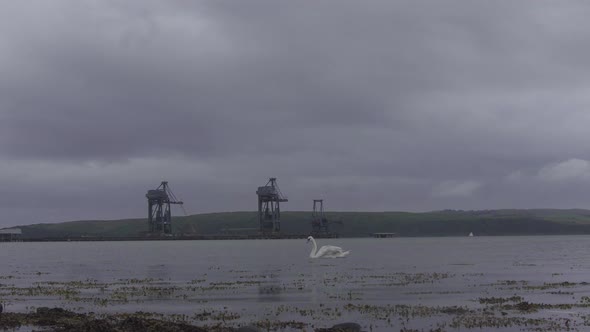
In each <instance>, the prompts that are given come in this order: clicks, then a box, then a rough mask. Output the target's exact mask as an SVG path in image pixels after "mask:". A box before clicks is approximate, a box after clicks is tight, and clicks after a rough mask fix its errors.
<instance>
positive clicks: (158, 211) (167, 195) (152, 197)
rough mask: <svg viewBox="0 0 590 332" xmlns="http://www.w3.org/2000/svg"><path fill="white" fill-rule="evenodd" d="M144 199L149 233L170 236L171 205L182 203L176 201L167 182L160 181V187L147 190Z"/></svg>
mask: <svg viewBox="0 0 590 332" xmlns="http://www.w3.org/2000/svg"><path fill="white" fill-rule="evenodd" d="M145 197H146V198H147V200H148V226H149V232H150V233H160V234H172V211H171V209H170V205H171V204H179V205H180V206H181V207H182V204H183V202H182V201H180V200H178V199H177V198H176V196H174V194H173V193H172V191H171V190H170V187H169V186H168V181H162V183H161V184H160V186H159V187H158V188H156V189H153V190H148V192H147V194H145Z"/></svg>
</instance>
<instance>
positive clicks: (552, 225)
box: [21, 209, 590, 238]
mask: <svg viewBox="0 0 590 332" xmlns="http://www.w3.org/2000/svg"><path fill="white" fill-rule="evenodd" d="M327 216H328V218H329V219H331V220H341V221H342V222H343V224H342V225H333V230H334V231H336V232H338V233H340V235H341V236H345V237H362V236H368V235H369V234H371V233H375V232H395V233H399V234H400V235H401V236H450V235H459V236H462V235H467V234H469V232H473V233H475V234H476V235H518V234H523V235H524V234H590V210H551V209H538V210H485V211H457V210H445V211H436V212H426V213H409V212H330V213H327ZM257 227H258V222H257V218H256V212H228V213H211V214H197V215H191V216H186V217H176V218H174V219H173V230H174V233H176V234H219V233H222V232H224V231H227V230H228V229H234V231H236V232H239V230H235V229H244V228H257ZM21 228H22V230H23V235H24V236H25V237H27V238H40V237H80V236H92V237H95V236H105V237H111V236H120V237H128V236H140V235H143V234H145V231H146V229H147V221H146V220H145V219H126V220H110V221H71V222H64V223H59V224H37V225H29V226H22V227H21ZM282 230H283V232H284V233H297V234H307V233H309V232H310V213H309V212H284V213H283V215H282ZM244 231H245V230H244Z"/></svg>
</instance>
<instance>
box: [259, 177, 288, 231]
mask: <svg viewBox="0 0 590 332" xmlns="http://www.w3.org/2000/svg"><path fill="white" fill-rule="evenodd" d="M256 195H257V196H258V222H259V224H260V234H264V235H269V234H275V235H276V234H280V232H281V203H283V202H287V201H288V199H287V197H286V196H285V195H283V193H282V192H281V189H279V185H278V184H277V178H270V179H269V180H268V182H267V183H266V184H265V185H264V186H262V187H258V190H256Z"/></svg>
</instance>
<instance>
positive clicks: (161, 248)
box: [0, 236, 590, 331]
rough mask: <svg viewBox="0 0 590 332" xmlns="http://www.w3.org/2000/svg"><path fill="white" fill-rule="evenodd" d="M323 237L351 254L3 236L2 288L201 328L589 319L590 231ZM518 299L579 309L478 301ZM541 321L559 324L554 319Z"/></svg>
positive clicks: (285, 246)
mask: <svg viewBox="0 0 590 332" xmlns="http://www.w3.org/2000/svg"><path fill="white" fill-rule="evenodd" d="M318 244H319V245H320V246H321V245H323V244H332V245H338V246H341V247H343V248H344V249H350V250H351V251H352V253H351V254H350V256H348V257H346V258H342V259H315V260H313V259H309V258H308V255H309V251H310V249H311V247H310V245H309V244H306V242H305V240H243V241H239V240H236V241H150V242H147V241H145V242H139V241H138V242H49V243H44V242H36V243H26V242H22V243H0V250H1V252H2V254H1V255H0V266H1V268H0V296H1V300H2V301H3V302H5V303H6V304H7V305H6V308H7V310H11V311H22V312H24V311H28V310H30V309H32V308H34V307H39V306H60V307H64V308H68V309H72V310H76V311H83V312H88V311H93V312H97V313H113V312H136V311H143V312H154V313H158V314H163V315H164V317H167V318H169V319H178V320H186V321H191V322H194V323H196V324H198V325H214V324H222V325H224V326H240V325H243V324H249V323H252V322H259V323H260V322H268V324H269V325H268V326H269V328H274V327H276V326H273V325H272V323H273V322H291V321H293V322H295V323H301V324H300V325H297V324H295V323H293V324H283V327H285V326H286V327H285V329H286V330H307V331H311V330H312V329H313V327H316V328H317V327H329V326H331V325H333V324H335V323H340V322H346V321H354V322H358V323H360V324H361V325H362V326H363V328H364V329H365V330H367V331H370V330H372V331H391V330H400V329H402V328H408V329H409V328H416V329H425V330H426V331H428V330H429V329H434V328H437V327H441V328H442V329H443V330H458V329H460V330H468V327H469V326H467V325H461V324H464V323H461V319H464V318H465V317H467V318H469V317H471V316H469V315H472V316H473V317H476V316H477V317H480V318H479V319H482V318H481V315H484V316H485V319H488V320H489V319H490V317H492V318H493V319H495V317H499V319H504V318H510V317H523V318H524V319H533V318H545V319H548V320H551V321H555V322H557V324H558V325H551V329H553V330H558V328H557V326H562V327H563V329H565V327H566V326H567V327H571V328H577V329H580V330H584V327H587V326H586V325H585V320H586V318H585V315H586V314H585V312H587V311H588V308H586V307H585V306H584V305H583V304H584V303H585V302H584V301H586V300H585V298H584V296H590V284H587V283H586V282H590V258H588V253H589V252H590V237H589V236H535V237H477V236H476V237H472V238H469V237H461V238H459V237H447V238H393V239H325V240H324V239H320V240H318ZM564 282H567V283H565V284H564ZM512 296H520V297H521V298H522V299H521V300H522V301H526V302H530V303H545V304H574V306H570V307H565V308H564V307H549V308H544V309H543V310H536V311H531V312H522V311H518V310H511V308H506V307H504V308H492V307H486V305H485V304H482V303H480V301H479V299H480V298H491V297H495V298H499V297H505V298H508V297H512ZM522 301H520V300H519V301H515V302H522ZM508 303H509V302H508ZM453 307H461V308H463V309H462V310H459V311H457V310H455V309H456V308H455V309H452V308H453ZM488 309H489V311H490V312H491V313H489V312H488ZM464 310H468V311H473V312H464ZM494 310H495V311H494ZM478 315H479V316H478ZM454 319H455V320H459V323H457V324H458V325H453V324H452V322H453V320H454ZM566 320H569V321H568V322H567V323H566ZM513 323H514V322H513ZM521 323H522V322H521ZM530 324H531V322H528V323H526V326H524V325H525V323H522V324H521V325H523V326H520V325H519V327H518V329H520V328H521V327H522V328H524V327H526V328H528V327H530ZM539 324H540V325H539V326H541V327H544V328H545V329H546V330H550V329H548V328H547V326H546V324H549V322H544V323H539ZM543 324H545V325H543ZM499 325H501V322H500V323H499ZM505 329H508V330H512V328H511V327H506V328H505ZM476 330H478V331H481V330H497V326H493V324H492V326H487V327H486V326H485V324H484V326H483V329H480V328H477V329H476Z"/></svg>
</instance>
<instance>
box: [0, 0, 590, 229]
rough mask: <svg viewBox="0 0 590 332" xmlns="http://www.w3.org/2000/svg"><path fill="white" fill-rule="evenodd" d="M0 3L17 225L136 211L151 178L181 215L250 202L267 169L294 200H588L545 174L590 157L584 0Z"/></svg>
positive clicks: (10, 200) (2, 104)
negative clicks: (171, 192) (178, 202)
mask: <svg viewBox="0 0 590 332" xmlns="http://www.w3.org/2000/svg"><path fill="white" fill-rule="evenodd" d="M0 9H1V10H0V162H2V164H3V165H4V166H3V167H0V171H2V174H0V180H3V181H5V183H7V184H8V185H7V186H6V187H7V188H18V189H2V190H1V191H0V193H1V194H2V195H3V197H5V199H4V203H2V204H3V208H4V209H6V211H9V212H7V213H9V214H11V215H13V216H14V218H13V220H14V222H29V221H42V220H48V221H59V220H63V219H76V218H118V217H130V216H142V215H143V211H144V210H145V209H144V206H143V203H144V202H143V201H142V195H143V192H144V191H145V190H147V188H149V186H152V185H153V186H156V185H157V184H158V182H159V181H160V180H161V179H164V178H166V179H168V180H169V181H171V184H172V185H173V188H174V187H178V190H177V191H179V192H181V193H182V194H181V196H183V199H184V200H185V201H188V202H192V203H193V204H189V206H193V207H194V208H190V209H189V210H191V212H205V211H206V212H211V211H222V210H251V209H253V207H254V205H253V203H252V202H254V197H253V196H254V193H253V191H254V189H255V187H256V186H257V185H260V184H261V183H262V184H263V183H264V182H265V180H266V178H268V177H269V176H277V177H279V182H280V183H281V185H282V186H283V187H284V191H285V192H287V193H289V196H290V202H289V204H288V206H286V209H292V210H304V209H308V208H309V206H308V205H309V201H310V200H311V199H313V198H317V196H318V195H321V196H324V198H326V200H327V202H329V206H330V208H333V209H340V210H344V209H347V210H351V209H352V210H393V209H397V210H419V211H421V210H431V209H444V208H464V209H469V208H501V207H539V206H548V207H573V206H578V207H584V206H583V204H585V203H584V202H583V201H582V200H580V199H578V196H577V195H578V194H579V193H581V192H583V191H584V190H588V189H590V188H588V184H587V183H583V182H582V183H576V184H575V185H574V186H573V187H572V188H571V190H570V191H565V193H564V188H565V187H563V184H561V183H559V181H546V180H543V176H542V175H544V176H545V177H551V176H554V177H555V176H556V175H555V174H557V173H559V172H561V171H564V169H565V168H567V166H568V165H569V164H570V163H575V161H576V160H578V161H585V160H589V159H590V155H589V152H588V150H587V149H585V148H584V142H585V141H587V140H588V138H589V137H588V136H589V135H588V134H587V130H586V123H588V121H589V120H590V118H589V115H587V114H588V112H587V108H588V105H589V104H590V100H589V98H587V95H588V93H587V92H588V89H589V88H590V84H589V83H588V79H587V77H588V76H589V75H588V74H589V71H590V70H589V68H590V67H589V66H588V59H590V57H589V56H588V55H589V53H590V48H589V47H587V45H586V44H587V43H586V42H585V40H586V35H587V31H588V27H589V26H588V23H586V21H587V13H588V11H589V10H590V6H589V5H586V4H585V3H582V2H569V3H558V2H551V1H537V2H535V3H534V4H530V3H518V2H509V1H505V2H473V1H469V2H468V1H450V2H445V3H444V4H443V3H439V2H436V1H427V2H420V3H418V2H416V1H394V2H391V1H369V2H363V3H362V4H361V3H359V2H356V1H326V2H320V3H313V4H312V3H308V4H305V3H295V2H283V3H279V2H273V1H248V2H235V1H214V2H205V1H202V2H200V1H197V2H185V1H158V0H150V1H142V2H132V3H120V2H115V1H101V2H91V1H77V2H76V3H75V4H73V3H71V2H66V1H52V2H45V3H42V4H35V6H33V5H31V4H28V3H26V2H20V1H8V2H4V3H3V4H2V5H0ZM548 165H549V166H548ZM550 165H553V166H550ZM551 167H553V168H551ZM584 172H586V171H584ZM559 174H561V173H559ZM584 174H585V173H584ZM49 193H51V194H49ZM312 196H313V197H312ZM130 197H135V198H136V199H137V201H132V202H133V203H129V202H131V201H130V200H129V198H130ZM135 198H134V199H135ZM222 198H223V199H222ZM25 201H26V202H28V204H24V203H23V202H25ZM122 202H127V203H126V204H125V203H122ZM30 205H34V207H30ZM99 206H109V208H102V207H100V208H99ZM24 209H26V212H24ZM31 211H38V212H31Z"/></svg>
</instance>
